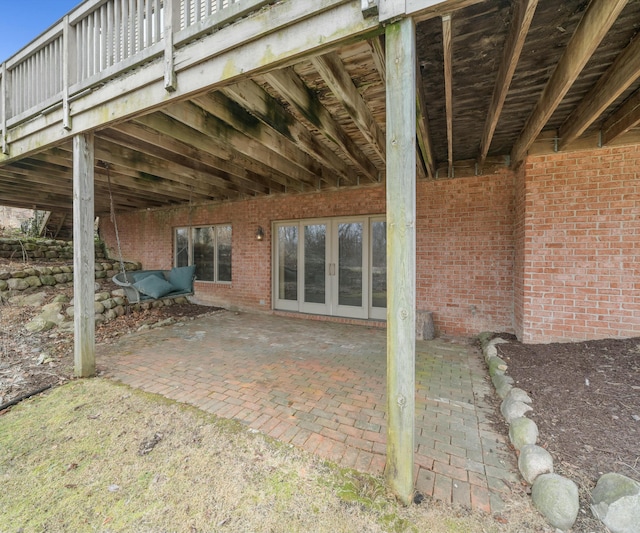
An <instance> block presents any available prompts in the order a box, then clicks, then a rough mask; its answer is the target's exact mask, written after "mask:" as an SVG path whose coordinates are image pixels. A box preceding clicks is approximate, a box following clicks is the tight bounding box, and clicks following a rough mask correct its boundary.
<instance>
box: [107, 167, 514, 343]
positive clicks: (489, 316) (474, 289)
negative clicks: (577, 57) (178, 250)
mask: <svg viewBox="0 0 640 533" xmlns="http://www.w3.org/2000/svg"><path fill="white" fill-rule="evenodd" d="M512 186H513V175H512V174H511V173H509V172H506V171H505V172H504V173H503V174H497V175H493V176H483V177H476V178H462V179H456V180H443V181H437V182H420V183H419V184H418V190H417V194H418V196H417V210H418V220H417V229H418V236H417V261H418V277H417V307H418V309H424V310H430V311H433V312H434V321H435V325H436V329H437V330H438V332H439V333H446V334H453V335H473V334H476V333H478V332H480V331H483V330H487V329H493V330H499V331H512V330H513V329H512V317H511V314H512V306H513V304H512V287H513V275H512V263H513V253H514V252H513V242H512V240H513V239H512V234H513V227H512V219H513V199H512ZM190 211H191V213H190ZM384 212H385V189H384V187H382V186H373V187H368V188H360V189H340V190H337V191H331V192H322V193H318V192H315V193H309V194H298V195H289V196H272V197H266V198H260V199H252V200H244V201H240V202H228V203H226V202H223V203H215V204H208V205H202V206H197V207H193V208H192V209H191V210H189V209H188V208H180V209H175V208H174V209H166V210H148V211H140V212H134V213H122V214H119V215H118V226H119V230H120V231H119V233H120V237H121V241H122V250H123V255H124V256H125V258H126V259H129V260H138V261H141V262H142V265H143V268H170V267H171V266H172V258H173V241H172V235H173V229H174V228H175V227H178V226H185V225H189V224H193V225H202V224H220V223H231V224H232V225H233V283H232V284H231V285H221V284H214V283H205V282H196V294H197V296H198V297H199V298H201V299H202V300H206V301H209V302H211V303H215V304H218V305H224V306H226V307H237V308H240V309H250V310H270V309H271V247H270V242H271V223H272V222H273V221H277V220H295V219H301V218H312V217H331V216H349V215H359V214H366V215H373V214H381V213H384ZM258 226H262V227H263V229H264V231H265V239H264V241H262V242H258V241H256V239H255V231H256V229H257V227H258ZM101 235H102V237H103V239H105V241H106V242H107V243H108V246H109V247H110V249H111V255H112V256H114V257H115V256H116V255H117V251H116V246H115V239H114V234H113V228H112V226H111V223H110V221H109V220H107V219H105V220H103V221H101Z"/></svg>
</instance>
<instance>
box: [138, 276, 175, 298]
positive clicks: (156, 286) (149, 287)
mask: <svg viewBox="0 0 640 533" xmlns="http://www.w3.org/2000/svg"><path fill="white" fill-rule="evenodd" d="M133 286H134V287H135V288H136V289H138V290H139V291H140V292H141V293H142V294H146V295H147V296H151V298H162V297H163V296H165V295H167V294H169V293H170V292H173V291H174V290H176V288H175V287H174V286H173V285H171V283H169V282H168V281H167V280H166V279H164V277H163V278H160V277H158V276H155V275H151V276H147V277H145V278H143V279H141V280H140V281H136V282H135V283H134V284H133Z"/></svg>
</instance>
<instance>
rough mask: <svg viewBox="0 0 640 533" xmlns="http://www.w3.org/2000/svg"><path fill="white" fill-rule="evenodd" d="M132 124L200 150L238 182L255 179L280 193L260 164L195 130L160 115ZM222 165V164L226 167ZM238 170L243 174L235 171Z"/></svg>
mask: <svg viewBox="0 0 640 533" xmlns="http://www.w3.org/2000/svg"><path fill="white" fill-rule="evenodd" d="M135 122H136V123H139V124H141V125H143V126H146V127H148V128H151V129H153V130H155V131H157V132H159V133H161V134H163V135H167V136H170V137H173V138H174V139H176V140H178V141H180V142H183V143H185V144H188V145H190V146H193V147H194V148H197V149H198V150H202V152H203V153H205V154H208V155H209V156H211V157H214V158H216V159H217V160H218V161H219V163H217V164H216V166H217V167H218V168H221V169H224V170H225V171H227V172H230V173H233V174H234V175H235V176H237V177H238V178H240V179H243V180H244V179H255V178H256V177H259V182H260V183H262V184H264V185H267V186H268V187H269V188H270V189H271V190H273V191H274V192H282V191H284V187H283V186H282V185H281V184H280V183H278V182H276V181H274V180H273V179H272V176H271V174H269V175H265V174H264V172H265V166H264V165H263V164H262V163H260V162H259V161H255V160H254V159H251V158H249V157H246V156H245V155H244V154H241V153H239V152H236V151H234V150H232V149H231V148H230V147H229V146H226V145H224V143H222V142H220V141H219V140H218V139H215V138H211V137H209V136H208V135H207V134H206V133H205V132H202V131H199V130H196V129H194V128H192V127H190V126H188V125H187V124H184V123H183V122H180V121H179V120H176V119H174V118H171V117H169V116H167V115H165V114H163V113H152V114H150V115H146V116H143V117H138V118H137V119H136V120H135ZM223 161H226V164H225V163H223ZM240 168H242V169H243V171H239V169H240Z"/></svg>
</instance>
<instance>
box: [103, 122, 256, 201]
mask: <svg viewBox="0 0 640 533" xmlns="http://www.w3.org/2000/svg"><path fill="white" fill-rule="evenodd" d="M111 129H114V130H116V131H119V132H121V133H123V134H125V135H128V136H129V137H130V138H131V139H132V140H133V139H137V143H136V144H139V143H140V141H142V142H144V143H148V145H149V146H155V147H159V148H161V149H162V150H166V151H170V152H173V153H174V154H176V156H178V157H180V158H181V160H183V159H184V158H188V159H190V160H191V161H192V162H191V163H190V164H193V162H198V163H201V164H202V165H203V167H202V170H204V167H210V172H213V173H215V174H217V175H219V176H220V177H224V179H228V180H229V181H230V182H231V183H234V184H236V185H237V186H238V188H239V189H240V190H242V191H243V192H245V193H247V194H268V193H269V183H268V180H267V179H266V178H264V177H263V176H258V175H257V174H254V173H251V172H249V171H247V169H246V168H244V167H243V166H241V165H236V164H234V163H232V162H230V161H227V160H225V159H223V158H221V157H217V156H215V155H214V154H210V153H207V152H203V151H202V150H197V149H196V148H194V147H193V146H191V145H189V144H187V143H184V142H182V141H179V140H177V139H174V138H173V137H170V136H168V135H163V134H162V133H160V132H158V131H155V130H153V129H151V128H148V127H146V126H143V125H142V124H135V123H133V122H128V123H122V124H117V125H115V126H112V128H111ZM131 144H132V145H133V144H134V142H133V141H132V143H131ZM209 148H210V147H209Z"/></svg>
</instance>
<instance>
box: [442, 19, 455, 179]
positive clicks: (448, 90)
mask: <svg viewBox="0 0 640 533" xmlns="http://www.w3.org/2000/svg"><path fill="white" fill-rule="evenodd" d="M451 41H452V38H451V15H450V14H448V15H444V16H443V17H442V47H443V54H444V98H445V111H446V115H447V117H446V118H447V161H448V163H449V166H448V171H447V175H448V176H449V177H452V174H453V50H452V42H451Z"/></svg>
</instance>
